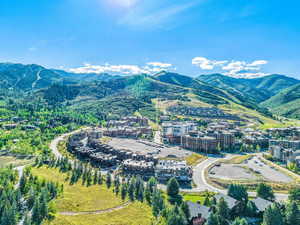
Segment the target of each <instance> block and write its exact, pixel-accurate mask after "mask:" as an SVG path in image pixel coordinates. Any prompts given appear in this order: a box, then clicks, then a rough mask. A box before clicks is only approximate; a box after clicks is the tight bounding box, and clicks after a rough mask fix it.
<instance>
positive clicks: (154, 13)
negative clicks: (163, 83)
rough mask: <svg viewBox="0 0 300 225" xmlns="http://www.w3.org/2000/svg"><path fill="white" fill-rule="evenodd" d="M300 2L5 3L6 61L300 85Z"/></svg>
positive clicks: (1, 7)
mask: <svg viewBox="0 0 300 225" xmlns="http://www.w3.org/2000/svg"><path fill="white" fill-rule="evenodd" d="M299 7H300V3H299V2H298V1H292V0H287V1H284V3H283V2H282V1H279V0H274V1H272V3H270V1H268V0H251V1H247V0H234V1H233V0H221V1H220V0H193V1H190V0H165V1H161V0H151V1H150V0H88V1H84V0H43V1H36V0H26V1H23V0H10V1H1V2H0V26H1V35H0V48H1V52H0V61H2V62H8V61H9V62H21V63H37V64H41V65H44V66H47V67H52V68H64V69H67V70H70V71H73V72H77V73H80V72H87V73H92V72H108V73H124V74H136V73H156V72H159V71H161V70H170V71H176V72H178V73H184V74H190V75H194V76H196V75H199V74H207V73H216V72H219V73H223V74H227V75H230V76H235V77H256V76H263V75H266V74H270V73H281V74H286V75H291V76H294V77H297V78H300V69H299V66H298V65H299V64H300V54H299V52H300V44H299V43H300V15H299V13H298V9H299Z"/></svg>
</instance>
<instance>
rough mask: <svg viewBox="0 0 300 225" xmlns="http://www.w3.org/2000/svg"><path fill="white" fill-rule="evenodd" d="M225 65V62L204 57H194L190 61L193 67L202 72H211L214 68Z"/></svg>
mask: <svg viewBox="0 0 300 225" xmlns="http://www.w3.org/2000/svg"><path fill="white" fill-rule="evenodd" d="M225 63H227V61H226V60H223V61H217V60H209V59H207V58H205V57H195V58H193V60H192V64H193V65H197V66H199V67H200V68H201V69H203V70H213V69H214V68H215V67H216V66H221V65H224V64H225Z"/></svg>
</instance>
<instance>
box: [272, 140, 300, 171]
mask: <svg viewBox="0 0 300 225" xmlns="http://www.w3.org/2000/svg"><path fill="white" fill-rule="evenodd" d="M269 150H270V153H271V155H272V156H273V158H274V159H276V160H279V161H282V162H284V163H286V164H289V163H296V164H297V166H298V167H300V140H270V142H269Z"/></svg>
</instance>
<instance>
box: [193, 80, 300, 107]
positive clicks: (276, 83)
mask: <svg viewBox="0 0 300 225" xmlns="http://www.w3.org/2000/svg"><path fill="white" fill-rule="evenodd" d="M198 79H199V80H202V81H204V82H206V83H208V84H211V85H214V86H216V87H219V88H222V89H225V90H228V91H229V92H230V93H233V94H234V93H235V94H238V95H241V96H243V97H244V98H248V99H251V101H252V102H255V103H260V102H262V101H265V100H267V99H268V98H270V97H272V96H273V95H275V94H277V93H279V92H280V91H281V90H283V89H285V88H288V87H291V86H293V85H295V84H297V83H299V82H300V81H299V80H296V79H294V78H291V77H287V76H283V75H269V76H265V77H260V78H254V79H241V78H233V77H228V76H224V75H222V74H211V75H201V76H199V77H198Z"/></svg>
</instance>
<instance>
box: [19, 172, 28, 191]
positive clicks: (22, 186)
mask: <svg viewBox="0 0 300 225" xmlns="http://www.w3.org/2000/svg"><path fill="white" fill-rule="evenodd" d="M26 182H27V180H26V176H25V174H22V176H21V178H20V183H19V188H20V191H21V193H22V194H25V193H26Z"/></svg>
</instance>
